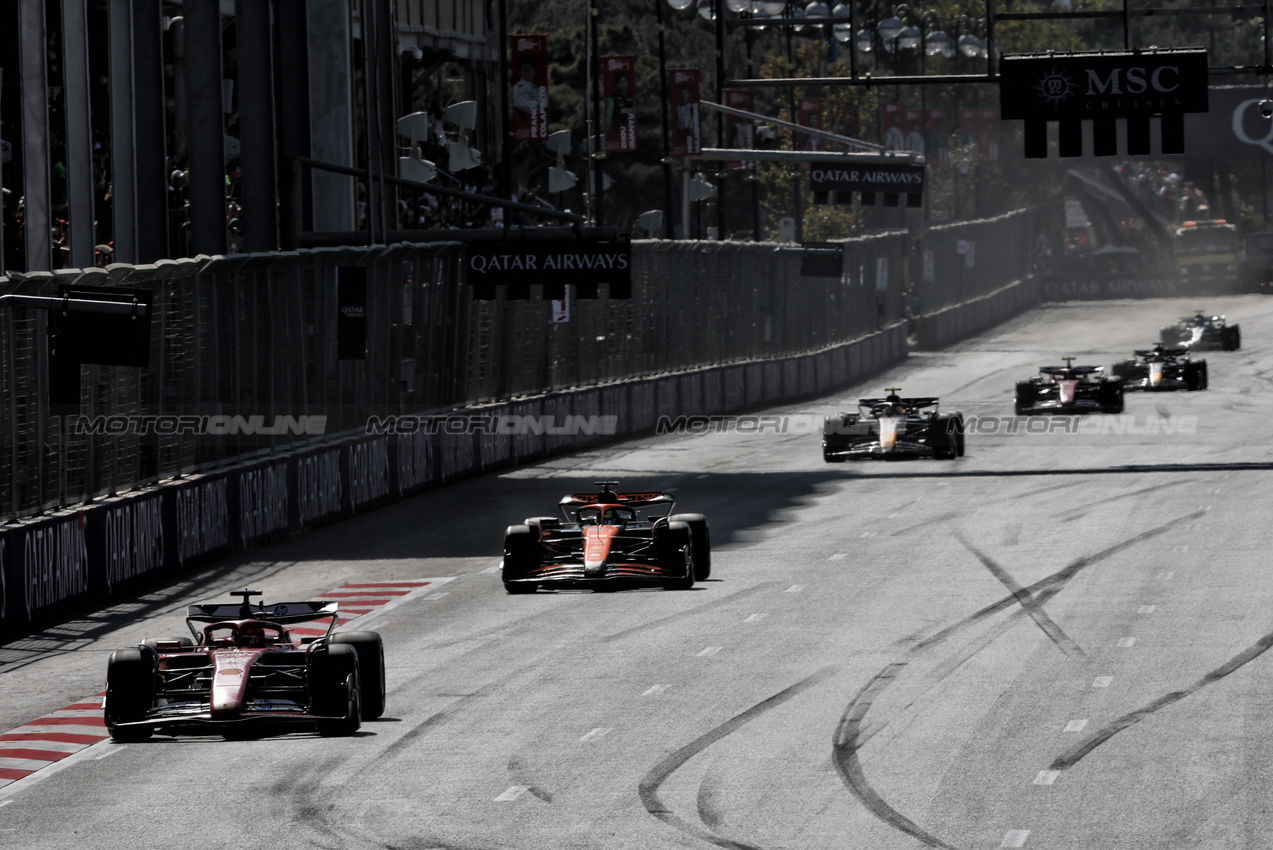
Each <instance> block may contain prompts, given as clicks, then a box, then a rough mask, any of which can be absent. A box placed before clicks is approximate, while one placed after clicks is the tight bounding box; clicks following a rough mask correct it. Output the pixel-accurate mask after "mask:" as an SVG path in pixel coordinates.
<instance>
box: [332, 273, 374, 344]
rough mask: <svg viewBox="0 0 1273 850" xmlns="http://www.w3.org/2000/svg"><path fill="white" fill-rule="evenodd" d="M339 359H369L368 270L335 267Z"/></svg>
mask: <svg viewBox="0 0 1273 850" xmlns="http://www.w3.org/2000/svg"><path fill="white" fill-rule="evenodd" d="M336 308H337V313H336V359H337V360H362V359H363V358H364V357H366V356H367V269H366V268H365V267H363V266H338V267H337V268H336Z"/></svg>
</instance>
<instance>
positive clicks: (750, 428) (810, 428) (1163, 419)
mask: <svg viewBox="0 0 1273 850" xmlns="http://www.w3.org/2000/svg"><path fill="white" fill-rule="evenodd" d="M868 421H869V420H868ZM861 427H862V425H861V420H858V424H856V425H854V424H850V423H848V422H845V421H844V420H843V419H842V418H839V417H823V416H818V415H814V414H791V415H769V416H764V415H739V416H724V415H687V416H660V417H659V419H658V422H656V423H655V427H654V431H655V433H656V434H660V435H666V434H696V435H701V434H725V433H737V434H795V435H800V434H826V433H831V434H837V433H839V434H852V433H855V432H856V431H857V430H858V429H860V428H861ZM964 433H965V434H976V435H978V436H993V435H1002V434H1007V435H1027V436H1032V435H1041V434H1077V435H1082V436H1089V435H1090V436H1104V435H1119V434H1128V435H1144V434H1150V435H1159V434H1161V435H1169V434H1184V435H1189V434H1196V433H1198V417H1197V416H1191V415H1179V416H1177V415H1174V414H1173V415H1170V416H1159V415H1157V414H1152V413H1151V414H1147V415H1137V414H1117V415H1099V414H1098V415H1086V416H1082V415H1079V416H1075V415H1067V416H965V417H964Z"/></svg>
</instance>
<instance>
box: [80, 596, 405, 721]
mask: <svg viewBox="0 0 1273 850" xmlns="http://www.w3.org/2000/svg"><path fill="white" fill-rule="evenodd" d="M230 595H231V596H237V597H240V598H241V599H242V602H241V603H228V604H227V603H210V604H203V605H191V606H189V607H188V608H187V610H186V626H187V627H188V628H189V629H190V632H191V634H192V635H193V636H194V639H193V640H191V639H190V638H188V637H184V636H183V637H173V638H148V639H146V640H144V641H142V643H141V644H139V645H138V646H137V647H136V648H133V649H120V650H116V651H115V652H113V653H111V656H110V660H109V661H108V662H107V665H106V696H105V698H104V699H103V701H102V709H103V714H104V715H105V720H106V728H107V730H108V731H109V732H110V735H111V737H112V738H114V739H115V740H116V741H144V740H146V739H147V738H149V737H150V736H151V733H153V732H154V731H156V730H161V729H163V730H167V729H171V730H177V729H180V728H182V727H211V728H212V729H214V730H216V731H220V732H221V733H222V734H223V735H225V736H226V737H228V738H233V737H242V736H247V735H252V734H257V733H259V732H260V731H261V729H262V727H263V726H265V725H267V724H278V725H280V726H291V727H297V726H300V727H301V728H304V727H305V726H308V727H310V728H316V729H317V731H318V733H319V734H320V735H325V736H326V735H352V734H354V733H355V732H357V731H358V728H359V726H360V725H361V723H362V720H363V719H372V718H376V717H380V716H381V715H382V714H383V713H384V710H385V657H384V645H383V643H382V642H381V640H380V635H378V634H376V633H375V632H341V633H336V634H334V633H333V630H334V629H335V627H336V615H337V608H338V603H336V602H329V601H325V600H324V601H321V602H282V603H275V604H272V605H263V604H255V605H254V604H252V601H251V600H252V597H254V596H261V595H262V593H261V591H259V590H240V591H235V592H233V593H231V594H230ZM324 620H326V621H327V631H326V633H324V634H322V635H320V636H317V637H299V638H298V637H296V636H294V635H293V634H292V631H291V629H290V628H289V627H291V626H294V625H296V624H298V623H310V622H321V621H324Z"/></svg>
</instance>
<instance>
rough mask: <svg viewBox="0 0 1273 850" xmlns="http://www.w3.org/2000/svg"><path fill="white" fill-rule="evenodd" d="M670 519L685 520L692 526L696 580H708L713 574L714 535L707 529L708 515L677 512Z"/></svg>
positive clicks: (674, 520)
mask: <svg viewBox="0 0 1273 850" xmlns="http://www.w3.org/2000/svg"><path fill="white" fill-rule="evenodd" d="M668 521H669V522H683V523H685V524H686V525H688V526H689V527H690V540H691V548H692V549H693V553H694V580H695V581H707V578H708V577H709V576H710V575H711V574H712V535H711V532H709V531H708V529H707V517H705V516H703V515H702V514H676V515H674V516H670V517H668Z"/></svg>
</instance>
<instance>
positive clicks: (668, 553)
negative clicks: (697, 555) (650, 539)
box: [654, 522, 694, 590]
mask: <svg viewBox="0 0 1273 850" xmlns="http://www.w3.org/2000/svg"><path fill="white" fill-rule="evenodd" d="M654 545H655V547H656V551H657V552H658V558H659V569H660V570H661V571H662V572H663V574H664V575H665V576H669V578H664V579H663V581H662V584H663V589H664V590H689V589H690V588H692V587H693V586H694V555H693V551H694V537H693V534H692V532H691V531H690V527H689V526H688V525H686V524H685V523H683V522H670V523H668V525H667V527H666V528H664V529H662V531H661V532H660V534H659V535H658V537H657V538H656V539H655V544H654Z"/></svg>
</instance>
